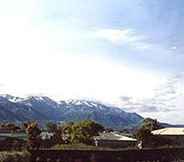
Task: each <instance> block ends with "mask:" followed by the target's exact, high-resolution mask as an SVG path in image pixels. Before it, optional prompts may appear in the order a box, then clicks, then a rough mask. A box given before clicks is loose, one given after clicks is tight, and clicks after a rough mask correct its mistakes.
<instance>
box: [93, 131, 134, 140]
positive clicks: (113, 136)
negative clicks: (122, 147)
mask: <svg viewBox="0 0 184 162" xmlns="http://www.w3.org/2000/svg"><path fill="white" fill-rule="evenodd" d="M95 139H97V140H117V141H137V140H136V139H135V138H130V137H127V136H122V135H119V134H117V133H114V132H109V133H100V135H99V136H96V137H95Z"/></svg>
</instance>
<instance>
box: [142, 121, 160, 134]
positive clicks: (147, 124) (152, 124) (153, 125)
mask: <svg viewBox="0 0 184 162" xmlns="http://www.w3.org/2000/svg"><path fill="white" fill-rule="evenodd" d="M141 128H145V129H148V130H150V131H153V130H156V129H161V128H163V127H162V125H161V124H160V123H159V122H158V121H157V120H156V119H151V118H145V119H144V120H143V122H142V124H141Z"/></svg>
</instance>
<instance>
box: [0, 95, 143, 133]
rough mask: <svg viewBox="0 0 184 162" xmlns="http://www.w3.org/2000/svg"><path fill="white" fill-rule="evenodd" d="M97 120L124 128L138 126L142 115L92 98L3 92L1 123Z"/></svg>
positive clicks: (109, 125)
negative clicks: (81, 98)
mask: <svg viewBox="0 0 184 162" xmlns="http://www.w3.org/2000/svg"><path fill="white" fill-rule="evenodd" d="M84 119H90V120H94V121H96V122H98V123H100V124H102V125H104V126H105V127H109V128H113V129H123V128H127V127H131V126H135V125H137V124H138V123H139V122H140V121H141V120H142V119H143V118H142V117H141V116H140V115H138V114H137V113H129V112H125V111H123V110H122V109H120V108H118V107H115V106H109V105H105V104H102V103H99V102H95V101H89V100H61V101H55V100H53V99H51V98H49V97H47V96H29V97H26V98H19V97H15V96H11V95H0V122H25V121H30V120H37V121H39V122H43V123H45V122H48V121H53V122H68V121H80V120H84Z"/></svg>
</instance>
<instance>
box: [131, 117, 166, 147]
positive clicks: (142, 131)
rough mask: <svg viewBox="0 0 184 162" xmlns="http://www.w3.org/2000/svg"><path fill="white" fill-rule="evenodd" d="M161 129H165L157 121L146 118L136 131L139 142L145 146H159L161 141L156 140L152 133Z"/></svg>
mask: <svg viewBox="0 0 184 162" xmlns="http://www.w3.org/2000/svg"><path fill="white" fill-rule="evenodd" d="M161 128H163V127H162V125H161V124H160V123H159V122H158V121H157V120H156V119H151V118H145V119H144V120H143V122H142V123H141V126H140V127H139V129H138V130H137V131H136V134H135V136H136V138H137V139H138V140H139V141H142V144H143V145H146V146H153V145H155V144H157V143H158V142H157V141H159V140H158V137H157V139H156V138H155V137H154V136H153V135H152V133H151V132H152V131H153V130H156V129H161Z"/></svg>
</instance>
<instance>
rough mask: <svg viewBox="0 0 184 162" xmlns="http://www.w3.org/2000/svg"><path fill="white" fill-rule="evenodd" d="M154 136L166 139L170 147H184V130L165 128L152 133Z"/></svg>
mask: <svg viewBox="0 0 184 162" xmlns="http://www.w3.org/2000/svg"><path fill="white" fill-rule="evenodd" d="M151 133H152V134H153V135H154V136H157V137H161V138H162V139H165V142H166V144H168V145H177V146H184V128H172V127H171V128H163V129H158V130H154V131H152V132H151Z"/></svg>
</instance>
